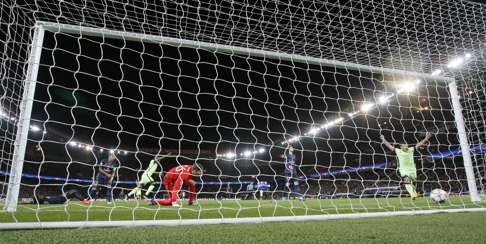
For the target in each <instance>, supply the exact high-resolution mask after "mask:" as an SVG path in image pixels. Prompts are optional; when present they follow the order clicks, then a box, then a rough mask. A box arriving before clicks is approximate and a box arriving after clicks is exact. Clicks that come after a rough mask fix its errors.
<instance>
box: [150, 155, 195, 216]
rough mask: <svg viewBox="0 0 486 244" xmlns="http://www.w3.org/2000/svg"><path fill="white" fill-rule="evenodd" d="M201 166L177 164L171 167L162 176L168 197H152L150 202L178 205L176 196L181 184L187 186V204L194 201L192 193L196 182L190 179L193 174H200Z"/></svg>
mask: <svg viewBox="0 0 486 244" xmlns="http://www.w3.org/2000/svg"><path fill="white" fill-rule="evenodd" d="M201 174H202V170H201V166H199V165H198V164H194V165H187V164H186V165H179V166H176V167H173V168H172V169H170V170H169V171H167V173H166V174H165V176H164V187H165V189H166V190H167V191H168V192H169V199H153V200H152V201H151V203H152V204H158V205H166V206H169V205H172V206H174V207H180V205H179V204H177V196H178V194H179V191H180V190H181V187H182V185H183V184H186V185H187V186H188V192H189V205H192V202H193V201H194V194H195V192H196V182H195V181H194V180H193V179H192V177H193V176H201Z"/></svg>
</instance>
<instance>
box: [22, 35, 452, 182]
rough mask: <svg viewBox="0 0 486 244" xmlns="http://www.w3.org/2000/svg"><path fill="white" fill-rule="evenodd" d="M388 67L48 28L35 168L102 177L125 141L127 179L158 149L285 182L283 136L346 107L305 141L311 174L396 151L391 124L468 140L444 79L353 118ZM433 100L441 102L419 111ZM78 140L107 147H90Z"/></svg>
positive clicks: (220, 173) (232, 176)
mask: <svg viewBox="0 0 486 244" xmlns="http://www.w3.org/2000/svg"><path fill="white" fill-rule="evenodd" d="M100 43H101V44H100ZM387 78H388V77H383V76H381V75H376V74H371V73H365V72H357V71H352V70H345V69H337V68H328V67H319V66H316V65H306V64H301V63H297V62H288V61H281V60H272V59H263V58H257V57H248V56H239V55H228V54H224V53H215V52H209V51H204V50H201V49H191V48H180V47H173V46H169V45H157V44H147V43H142V42H138V43H137V42H131V41H123V40H113V39H107V38H105V39H104V40H103V39H101V38H95V37H88V36H83V37H82V38H81V37H79V36H76V35H68V34H63V33H55V34H53V33H50V32H47V33H46V36H45V41H44V48H43V52H42V60H41V68H40V70H39V76H38V83H37V87H36V95H35V103H34V108H33V112H32V120H33V124H36V125H39V126H40V127H43V130H46V131H47V133H46V134H42V133H31V134H30V140H29V148H30V149H31V150H30V151H29V153H28V155H27V163H26V164H25V166H24V172H26V173H34V174H40V175H49V176H59V177H66V176H69V177H74V178H88V179H89V178H93V177H94V175H95V174H96V172H97V167H96V166H95V164H96V163H98V164H99V160H101V159H104V158H106V157H107V154H108V150H109V149H114V150H120V152H121V153H119V154H117V155H118V158H119V160H120V161H121V164H122V168H121V169H120V179H121V180H134V179H136V178H137V176H136V174H137V173H138V174H140V173H141V171H143V169H145V167H146V166H147V165H148V162H149V160H150V159H151V158H152V157H153V156H154V155H156V154H165V153H167V152H172V153H173V155H174V156H177V157H176V158H170V159H167V160H164V162H163V167H164V169H165V170H168V169H169V168H170V167H172V166H175V165H177V164H178V163H181V164H183V163H190V164H192V163H194V162H195V161H196V160H197V161H198V162H200V163H201V164H202V165H203V166H204V168H205V170H206V176H205V177H204V180H206V181H218V180H221V181H237V180H239V181H251V180H253V177H252V176H255V175H258V176H259V179H260V180H267V181H269V182H271V183H272V184H274V185H276V184H280V183H281V181H282V180H283V179H282V177H281V175H282V173H283V159H282V158H281V154H282V153H283V150H284V146H283V145H282V144H281V142H282V141H284V140H285V139H289V138H290V137H292V135H298V134H304V133H305V132H306V131H307V130H308V129H309V128H310V127H311V126H312V125H313V124H322V123H325V122H326V121H327V120H329V121H331V120H333V119H335V118H337V117H338V116H342V117H344V118H346V121H345V122H344V123H343V126H337V127H333V128H330V129H328V130H324V131H322V132H321V133H319V134H318V135H317V136H316V137H315V138H310V137H308V138H304V139H303V140H301V141H300V142H297V143H294V146H295V147H296V148H297V155H298V162H299V164H300V165H301V167H300V170H301V174H305V175H310V174H313V173H317V172H326V171H328V172H329V171H330V170H333V169H336V168H339V167H342V166H348V167H359V166H361V165H369V164H374V163H376V164H377V163H382V162H386V161H393V160H394V158H393V155H392V154H390V153H386V152H385V151H384V150H383V147H382V146H381V142H380V139H379V135H380V133H383V134H384V135H386V136H387V138H388V140H390V141H392V142H397V143H398V142H408V143H416V142H417V141H418V140H419V139H421V138H422V137H423V136H424V133H425V131H432V132H435V137H434V138H435V139H433V142H432V145H434V146H432V147H430V148H427V149H425V150H423V151H422V152H423V153H428V152H430V151H437V150H439V147H438V146H437V144H438V142H442V143H440V144H441V145H442V148H443V149H444V150H449V149H451V148H450V147H448V146H447V145H451V144H452V145H453V144H457V142H456V141H455V138H454V137H455V135H454V134H453V133H452V132H453V131H452V130H453V129H452V128H453V127H451V126H452V125H453V116H452V113H451V108H450V103H449V100H448V93H447V91H446V90H445V87H444V85H443V84H440V83H439V84H438V85H437V86H436V85H431V84H427V86H422V87H421V88H420V89H419V92H418V93H416V94H412V95H410V96H405V97H403V96H400V97H399V98H398V100H397V98H395V97H394V98H393V99H392V100H391V101H390V103H389V104H387V105H385V106H379V107H378V108H376V109H374V110H372V111H371V112H369V113H367V114H366V115H359V116H357V117H354V118H353V119H349V118H348V115H347V113H348V112H353V111H357V110H359V106H360V105H361V104H362V102H363V101H371V102H373V101H375V100H377V98H378V97H379V96H380V95H382V94H384V92H393V91H394V87H393V84H389V82H388V81H387ZM427 87H430V89H427ZM425 106H429V107H432V108H435V109H433V110H432V111H430V110H427V111H419V108H420V107H425ZM434 121H435V123H434ZM69 141H76V142H80V143H83V144H87V145H96V146H98V147H95V148H93V151H85V150H84V149H81V148H78V147H72V146H70V145H68V144H67V143H68V142H69ZM444 142H445V143H444ZM261 147H263V148H265V149H266V152H265V153H264V154H261V155H255V156H252V157H249V158H245V157H242V156H239V155H238V156H237V159H236V160H224V159H218V158H216V154H223V153H226V152H229V151H233V152H237V153H240V152H243V151H245V150H251V151H253V150H258V149H259V148H261ZM100 148H103V149H104V152H102V153H101V152H99V149H100ZM123 151H127V152H128V153H127V154H124V153H123ZM387 156H388V157H387ZM426 163H427V162H426ZM429 163H430V162H429ZM434 165H435V167H437V166H438V165H437V162H435V163H434ZM389 167H391V168H392V167H393V166H392V165H390V166H389ZM390 174H393V172H392V173H390ZM380 176H381V180H382V181H385V182H386V181H390V180H391V179H395V178H396V176H395V175H389V176H387V177H384V176H383V172H380V173H377V174H376V176H375V177H372V178H373V179H374V178H376V177H378V178H380ZM342 177H344V178H348V177H350V176H347V175H343V176H342ZM351 177H352V178H356V179H357V180H360V179H363V178H362V177H360V175H359V174H358V175H353V176H351ZM454 178H457V177H454ZM328 180H334V179H328ZM365 180H372V179H371V178H369V177H368V179H366V178H365ZM222 187H224V186H222Z"/></svg>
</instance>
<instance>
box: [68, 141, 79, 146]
mask: <svg viewBox="0 0 486 244" xmlns="http://www.w3.org/2000/svg"><path fill="white" fill-rule="evenodd" d="M69 145H70V146H73V147H75V146H77V145H78V143H77V142H75V141H70V142H69Z"/></svg>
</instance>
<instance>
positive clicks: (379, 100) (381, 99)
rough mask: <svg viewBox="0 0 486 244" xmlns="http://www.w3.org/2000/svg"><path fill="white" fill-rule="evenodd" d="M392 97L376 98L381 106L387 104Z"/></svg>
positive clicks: (382, 96)
mask: <svg viewBox="0 0 486 244" xmlns="http://www.w3.org/2000/svg"><path fill="white" fill-rule="evenodd" d="M392 96H393V95H381V96H380V97H379V98H378V104H380V105H383V104H385V103H387V102H388V101H389V100H390V98H391V97H392Z"/></svg>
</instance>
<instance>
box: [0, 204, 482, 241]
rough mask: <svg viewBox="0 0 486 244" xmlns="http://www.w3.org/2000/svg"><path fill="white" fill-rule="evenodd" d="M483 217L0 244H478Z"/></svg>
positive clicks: (24, 234)
mask: <svg viewBox="0 0 486 244" xmlns="http://www.w3.org/2000/svg"><path fill="white" fill-rule="evenodd" d="M484 226H486V213H482V212H480V213H450V214H433V215H417V216H400V217H385V218H364V219H342V220H327V221H307V222H287V223H285V222H277V223H265V224H227V225H207V226H180V227H136V228H92V229H51V230H22V231H0V240H1V242H2V243H198V244H199V243H337V242H339V243H483V242H484V240H486V232H485V231H484Z"/></svg>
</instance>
